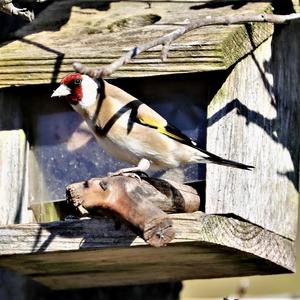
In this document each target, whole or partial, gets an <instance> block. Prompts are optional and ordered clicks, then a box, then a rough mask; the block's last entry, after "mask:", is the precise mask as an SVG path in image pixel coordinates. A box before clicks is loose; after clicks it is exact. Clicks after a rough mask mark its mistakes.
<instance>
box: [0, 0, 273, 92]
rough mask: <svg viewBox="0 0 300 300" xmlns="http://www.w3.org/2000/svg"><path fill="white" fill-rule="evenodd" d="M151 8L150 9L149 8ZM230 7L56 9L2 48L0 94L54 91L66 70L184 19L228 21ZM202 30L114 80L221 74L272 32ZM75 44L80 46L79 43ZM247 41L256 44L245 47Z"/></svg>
mask: <svg viewBox="0 0 300 300" xmlns="http://www.w3.org/2000/svg"><path fill="white" fill-rule="evenodd" d="M149 2H151V1H149ZM269 8H270V5H269V4H268V3H247V4H245V5H243V7H242V8H241V9H240V11H239V13H260V12H264V11H269ZM234 13H236V12H235V10H233V9H232V8H231V6H230V5H228V6H227V5H225V6H224V5H220V7H219V8H215V7H214V8H211V7H209V6H205V3H204V4H203V5H202V6H201V5H198V6H197V5H196V6H195V5H194V4H193V3H192V2H183V1H178V2H177V1H172V2H169V1H168V2H156V1H154V2H153V3H151V6H150V8H149V6H148V4H147V3H145V2H140V1H136V2H131V1H120V2H113V3H108V2H103V1H101V2H99V1H89V2H88V3H86V1H84V0H81V1H57V2H55V3H53V4H51V5H50V6H49V7H47V9H46V10H44V11H43V12H42V13H41V14H40V15H39V16H38V17H37V18H36V20H35V21H34V22H33V23H32V24H29V25H27V26H25V27H23V28H21V29H20V30H18V31H17V32H16V33H15V37H17V38H19V40H15V41H13V40H12V41H10V42H8V43H6V44H3V45H2V47H1V48H0V87H4V86H10V85H26V84H41V83H53V82H56V81H58V79H59V78H61V77H62V76H63V75H65V74H66V73H68V72H72V71H73V69H72V63H73V62H74V61H79V60H80V61H81V62H82V63H84V64H86V65H88V66H101V65H105V64H108V63H110V62H112V61H113V60H115V59H117V58H119V57H120V56H121V55H122V54H124V53H125V52H126V51H128V50H129V49H131V48H132V47H134V46H135V45H137V44H141V43H143V42H146V41H149V40H150V39H153V38H156V37H159V36H161V35H163V34H165V33H167V32H170V31H172V30H174V29H175V28H177V27H178V26H180V24H184V23H185V22H187V17H188V18H189V19H191V20H192V19H196V18H201V17H206V16H208V15H222V14H227V15H228V14H234ZM251 28H252V29H253V30H251V33H249V32H248V31H247V30H246V28H245V26H243V25H239V26H236V25H234V26H208V27H203V28H200V29H197V30H195V31H193V32H190V33H188V34H186V35H185V36H183V37H182V38H180V39H178V41H176V42H174V43H172V45H171V47H170V51H169V53H168V60H167V61H166V62H164V63H163V62H161V60H160V51H161V48H160V47H156V48H153V49H152V50H151V51H147V52H146V53H143V54H141V55H140V56H139V57H138V58H137V59H135V60H134V61H133V62H132V63H130V64H128V65H126V66H123V67H122V68H121V69H120V70H118V71H117V72H116V73H114V74H113V76H112V77H115V78H116V77H136V76H151V75H162V74H173V73H186V72H199V71H211V70H223V69H226V68H228V67H229V66H230V65H232V64H233V63H235V62H236V61H237V60H238V59H240V58H241V57H243V56H244V55H245V54H247V53H249V51H251V50H253V49H254V47H255V45H258V44H260V43H261V42H262V41H264V40H265V39H266V38H267V37H268V36H270V35H271V34H272V32H273V25H271V24H259V25H255V26H252V27H251ZM79 37H80V38H79ZM250 38H251V39H252V40H253V41H255V44H252V43H251V42H250Z"/></svg>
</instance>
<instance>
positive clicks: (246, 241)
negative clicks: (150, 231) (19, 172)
mask: <svg viewBox="0 0 300 300" xmlns="http://www.w3.org/2000/svg"><path fill="white" fill-rule="evenodd" d="M171 218H172V221H173V226H174V229H175V232H176V236H175V239H174V240H173V242H171V244H170V245H168V246H167V247H163V248H154V247H150V246H146V244H145V242H144V241H143V240H142V239H141V238H138V237H136V236H135V235H134V234H133V233H132V232H131V231H129V230H127V229H126V228H122V229H121V230H115V228H114V224H113V222H112V221H111V220H110V219H108V218H99V219H85V220H69V221H63V222H53V223H47V224H27V225H26V224H24V225H11V226H6V227H0V238H1V244H0V255H1V256H0V266H2V267H6V268H9V269H11V270H13V271H16V272H19V273H21V274H25V275H27V276H30V277H31V278H33V279H34V280H37V281H38V282H40V283H42V284H44V285H46V286H49V287H51V288H54V289H66V288H80V287H92V286H108V285H125V284H141V283H150V282H162V281H174V280H183V279H192V278H215V277H230V276H243V275H244V276H246V275H247V276H249V275H259V274H260V275H262V274H276V273H285V272H291V271H294V270H295V253H294V246H293V243H292V242H291V241H290V240H288V239H285V238H283V237H281V236H279V235H276V234H274V233H272V232H270V231H267V230H264V229H262V228H261V227H258V226H255V225H253V224H250V223H247V222H243V221H238V220H236V219H233V218H227V217H222V216H214V215H206V214H203V213H201V212H196V213H192V214H174V215H171ZM86 250H89V251H86Z"/></svg>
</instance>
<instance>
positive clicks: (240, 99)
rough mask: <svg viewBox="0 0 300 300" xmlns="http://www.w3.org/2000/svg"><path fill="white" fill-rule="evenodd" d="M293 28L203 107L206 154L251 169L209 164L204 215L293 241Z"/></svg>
mask: <svg viewBox="0 0 300 300" xmlns="http://www.w3.org/2000/svg"><path fill="white" fill-rule="evenodd" d="M298 26H299V25H290V26H288V27H285V29H284V30H282V31H279V32H278V34H275V35H274V36H273V38H270V39H268V40H267V41H266V42H264V43H263V44H262V45H261V46H260V47H259V48H258V49H257V50H255V51H254V52H253V54H251V55H249V56H248V57H247V58H245V59H243V60H242V61H241V62H240V63H238V64H237V65H236V67H235V68H234V69H233V71H232V72H231V74H230V75H229V76H228V78H227V79H226V81H225V83H224V84H223V86H222V88H221V89H220V90H219V92H218V93H217V95H216V96H215V97H214V99H213V100H212V101H211V103H210V105H209V107H208V131H207V149H208V150H209V151H212V152H214V153H216V154H222V153H227V157H228V158H230V159H233V160H237V161H240V162H243V163H247V164H251V165H254V166H255V169H254V170H253V171H252V172H243V171H240V170H233V169H230V168H215V167H214V166H210V165H208V166H207V180H206V182H207V188H206V212H207V213H216V214H234V215H236V216H239V217H241V218H243V219H246V220H249V221H250V222H253V223H255V224H257V225H259V226H262V227H263V228H265V229H268V230H271V231H273V232H275V233H277V234H280V235H282V236H285V237H287V238H289V239H292V240H295V238H296V228H297V207H298V170H299V160H298V155H299V146H300V144H299V143H300V140H299V138H298V135H299V112H300V107H299V105H300V104H299V100H298V99H299V97H300V94H299V88H298V86H295V82H298V79H299V76H300V72H299V57H300V53H299V42H298V41H299V38H300V37H299V27H298ZM284 45H289V47H285V46H284Z"/></svg>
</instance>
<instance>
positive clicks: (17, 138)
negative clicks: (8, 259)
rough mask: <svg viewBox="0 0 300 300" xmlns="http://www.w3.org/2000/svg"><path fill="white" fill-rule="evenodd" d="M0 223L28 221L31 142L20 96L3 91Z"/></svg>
mask: <svg viewBox="0 0 300 300" xmlns="http://www.w3.org/2000/svg"><path fill="white" fill-rule="evenodd" d="M0 112H1V117H0V166H1V172H0V195H1V199H0V224H1V225H6V224H15V223H25V222H28V221H29V219H30V218H29V215H28V209H27V208H28V202H27V152H28V144H27V140H26V136H25V133H24V131H23V129H22V115H21V108H20V103H19V101H18V99H17V98H16V95H14V93H12V94H10V93H9V90H6V91H3V90H0Z"/></svg>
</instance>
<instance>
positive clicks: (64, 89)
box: [51, 84, 71, 98]
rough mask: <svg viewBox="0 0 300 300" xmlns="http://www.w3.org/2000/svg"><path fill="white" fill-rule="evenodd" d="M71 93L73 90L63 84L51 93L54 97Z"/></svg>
mask: <svg viewBox="0 0 300 300" xmlns="http://www.w3.org/2000/svg"><path fill="white" fill-rule="evenodd" d="M70 94H71V90H70V89H69V88H68V87H67V86H66V85H65V84H61V85H60V86H59V87H58V88H57V89H56V90H55V91H54V92H53V94H52V95H51V98H52V97H61V96H67V95H70Z"/></svg>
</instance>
